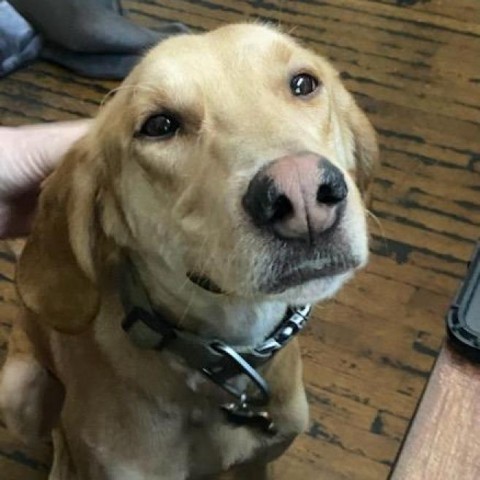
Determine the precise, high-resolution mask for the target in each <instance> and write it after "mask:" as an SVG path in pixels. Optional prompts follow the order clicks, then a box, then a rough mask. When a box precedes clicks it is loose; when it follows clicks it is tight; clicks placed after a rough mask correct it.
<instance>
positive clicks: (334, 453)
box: [0, 0, 480, 480]
mask: <svg viewBox="0 0 480 480" xmlns="http://www.w3.org/2000/svg"><path fill="white" fill-rule="evenodd" d="M124 4H125V5H126V6H127V7H128V8H129V9H130V12H131V16H132V18H133V19H134V20H135V21H138V22H139V23H142V24H145V25H149V26H154V25H155V24H156V23H157V22H158V21H163V20H179V21H182V22H184V23H186V24H187V25H189V26H190V27H192V28H193V29H198V30H203V29H211V28H214V27H216V26H218V25H221V24H224V23H227V22H235V21H244V20H254V19H258V18H261V19H266V20H267V19H268V20H271V21H273V22H278V23H280V24H281V25H282V26H283V27H284V28H285V29H287V30H290V29H292V28H293V27H294V28H293V30H292V31H293V34H294V35H295V36H297V37H298V38H299V39H301V41H302V42H304V43H305V44H307V45H309V46H310V47H312V48H313V49H315V50H317V51H318V52H321V53H323V54H325V55H326V56H328V57H329V58H330V59H332V60H333V61H334V63H335V64H336V66H337V67H338V68H339V69H340V70H341V71H342V72H343V77H344V79H345V82H346V84H347V86H348V87H349V88H350V90H351V91H353V92H354V93H355V94H356V97H357V98H358V101H359V102H360V103H361V104H362V106H363V107H364V108H365V109H366V110H367V111H368V113H369V115H370V118H371V119H372V121H373V123H374V124H375V126H376V128H377V131H378V133H379V139H380V143H381V147H382V158H383V167H382V169H381V171H380V172H379V174H378V178H377V179H376V182H375V185H374V195H373V205H372V211H373V213H374V214H375V216H376V218H377V220H378V222H376V221H372V257H371V262H370V265H369V266H368V268H367V269H366V271H365V272H363V273H362V274H360V275H359V276H358V277H357V278H356V280H355V281H353V282H352V283H350V284H349V285H348V286H347V287H346V288H345V289H344V290H343V292H342V293H341V294H340V295H339V296H338V297H337V298H336V300H335V301H332V302H331V303H329V304H328V305H322V306H321V307H319V308H317V310H316V314H315V317H316V319H315V321H314V322H312V323H311V326H310V327H309V328H308V331H307V332H306V333H305V334H304V335H303V336H302V342H301V343H302V346H303V355H304V360H305V376H306V383H307V388H308V395H309V399H310V404H311V423H310V428H309V430H308V432H307V433H306V434H305V435H303V436H302V437H301V438H299V439H298V441H297V442H296V443H295V445H294V447H293V448H292V449H291V450H290V452H289V454H288V455H287V456H286V457H285V458H284V459H282V460H281V461H280V462H279V464H278V465H277V476H276V478H278V479H281V480H296V479H302V480H346V479H348V480H360V479H362V480H363V479H365V480H366V479H375V480H379V479H385V478H386V477H387V476H388V474H389V471H390V468H391V466H392V463H393V462H394V460H395V456H396V454H397V452H398V449H399V447H400V445H401V442H402V439H403V437H404V435H405V431H406V429H407V427H408V424H409V422H410V419H411V418H412V415H413V413H414V410H415V407H416V405H417V402H418V400H419V397H420V395H421V393H422V390H423V388H424V386H425V382H426V381H427V379H428V376H429V373H430V370H431V368H432V364H433V362H434V359H435V356H436V353H437V351H438V349H439V347H440V345H441V343H442V338H443V317H444V313H445V311H446V308H447V306H448V305H449V302H450V300H451V298H452V296H453V294H454V292H455V290H456V287H457V285H458V283H459V281H460V280H461V278H462V275H463V273H464V270H465V261H466V260H467V259H468V257H469V255H470V252H471V251H472V248H473V244H474V241H475V239H476V238H478V237H479V235H480V60H479V59H480V1H478V0H455V1H442V0H430V1H429V0H423V1H414V0H397V1H394V0H383V1H374V0H325V1H321V0H301V1H281V0H264V1H262V0H250V1H241V0H198V1H193V0H191V1H186V0H144V1H125V2H124ZM114 86H115V84H114V83H112V82H100V81H98V82H93V81H91V80H87V79H85V78H80V77H75V76H73V75H71V74H69V73H67V72H65V71H64V70H61V69H59V68H56V67H53V66H50V65H47V64H45V63H40V62H39V63H36V64H35V65H33V66H31V67H29V68H26V69H24V70H22V71H20V72H17V73H15V74H14V75H12V76H10V77H9V78H7V79H4V80H1V81H0V122H1V123H2V124H5V125H17V124H25V123H29V122H45V121H52V120H60V119H70V118H79V117H84V116H90V115H93V114H94V113H95V111H96V109H97V105H98V103H99V102H100V101H101V99H102V98H103V96H104V95H105V94H106V93H107V92H108V91H109V89H111V88H113V87H114ZM0 149H1V146H0ZM0 151H1V150H0ZM12 246H13V248H17V247H18V244H13V245H12V244H11V243H10V244H6V243H4V244H2V246H1V253H0V271H1V275H0V280H1V283H0V287H1V291H0V294H1V300H2V303H0V322H2V327H1V330H0V348H1V350H0V355H1V354H3V353H4V349H5V342H6V338H7V335H8V330H9V321H10V319H11V318H12V317H13V316H14V315H15V309H16V307H15V301H16V300H15V294H14V287H13V284H12V278H13V264H12V262H13V255H12V253H11V250H12ZM0 360H1V359H0ZM48 462H49V449H48V446H45V447H44V448H41V449H28V448H24V447H23V446H22V445H21V444H19V443H18V442H16V441H15V440H14V439H12V438H11V437H10V436H9V435H8V433H7V432H6V431H5V429H3V428H2V427H1V426H0V479H1V480H20V479H21V480H34V479H35V480H36V479H38V480H40V479H45V478H46V472H47V469H48Z"/></svg>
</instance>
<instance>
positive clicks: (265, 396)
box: [202, 341, 270, 406]
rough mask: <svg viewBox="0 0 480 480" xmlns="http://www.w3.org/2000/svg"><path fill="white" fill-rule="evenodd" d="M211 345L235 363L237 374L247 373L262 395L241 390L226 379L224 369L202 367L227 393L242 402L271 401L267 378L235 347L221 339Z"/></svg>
mask: <svg viewBox="0 0 480 480" xmlns="http://www.w3.org/2000/svg"><path fill="white" fill-rule="evenodd" d="M210 346H211V348H212V349H213V350H215V351H216V352H217V353H220V354H221V355H223V357H224V358H225V359H226V360H227V361H229V362H230V363H233V364H234V365H235V368H236V374H244V375H246V376H247V377H248V378H249V379H250V380H251V382H252V384H253V385H254V386H255V387H256V389H257V391H258V393H259V394H260V395H259V396H252V397H250V396H248V395H247V394H246V392H241V391H240V390H239V389H237V388H236V387H234V386H233V385H232V384H231V383H229V382H227V381H226V380H225V378H224V376H223V375H222V372H223V369H220V371H219V372H217V371H215V368H208V367H206V368H203V369H202V372H203V373H204V374H205V375H206V376H207V377H208V378H209V379H210V380H212V381H213V382H214V383H216V384H217V385H218V386H219V387H221V388H223V390H225V391H226V392H227V393H229V394H230V395H232V396H233V397H235V398H236V399H237V400H239V401H241V402H242V404H246V405H257V406H263V405H267V404H268V402H269V401H270V389H269V387H268V384H267V382H266V381H265V379H264V378H263V377H262V376H261V375H260V374H259V373H258V372H257V371H256V370H255V369H254V368H253V367H252V366H251V365H250V364H249V363H248V362H247V361H246V360H245V359H244V358H243V357H242V356H241V355H240V354H239V353H237V352H236V351H235V350H234V349H233V348H231V347H229V346H228V345H225V344H224V343H222V342H219V341H216V342H214V343H212V344H211V345H210Z"/></svg>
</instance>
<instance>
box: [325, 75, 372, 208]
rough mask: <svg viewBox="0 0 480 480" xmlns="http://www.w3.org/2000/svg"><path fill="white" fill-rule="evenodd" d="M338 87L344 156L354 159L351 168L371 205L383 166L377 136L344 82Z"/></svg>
mask: <svg viewBox="0 0 480 480" xmlns="http://www.w3.org/2000/svg"><path fill="white" fill-rule="evenodd" d="M335 84H336V86H335V88H334V92H333V102H334V105H335V107H334V110H335V111H336V112H337V116H338V117H339V118H337V119H336V121H335V123H336V124H337V127H338V128H339V135H340V138H341V141H342V143H343V149H344V152H343V154H344V155H345V156H346V157H347V158H350V159H351V160H350V162H349V163H351V164H350V165H348V167H347V168H348V169H349V170H353V172H352V173H353V175H354V177H355V180H356V183H357V185H358V188H359V190H360V193H361V194H362V196H363V198H364V200H365V203H368V201H369V187H370V183H371V180H372V179H373V175H374V173H375V170H376V167H377V166H378V163H379V154H378V143H377V136H376V133H375V130H374V128H373V126H372V124H371V123H370V121H369V120H368V118H367V116H366V115H365V113H364V112H363V111H362V110H361V109H360V107H359V106H358V105H357V103H356V102H355V99H354V98H353V96H352V95H351V94H350V93H349V92H348V91H347V90H346V88H345V87H344V86H343V84H342V83H341V80H340V78H338V80H337V81H336V82H335Z"/></svg>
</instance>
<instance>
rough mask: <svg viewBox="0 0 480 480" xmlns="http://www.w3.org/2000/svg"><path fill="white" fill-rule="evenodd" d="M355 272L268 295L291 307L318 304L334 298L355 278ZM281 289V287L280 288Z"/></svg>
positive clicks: (307, 282)
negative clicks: (345, 284) (346, 283)
mask: <svg viewBox="0 0 480 480" xmlns="http://www.w3.org/2000/svg"><path fill="white" fill-rule="evenodd" d="M353 274H354V270H348V271H344V272H341V273H335V274H332V275H327V276H322V277H319V278H312V279H311V280H307V281H305V282H303V283H300V284H296V285H293V286H286V287H284V288H281V291H278V292H271V293H269V294H268V295H269V296H271V297H272V298H275V299H277V300H280V301H283V302H285V303H288V304H290V305H304V304H310V303H317V302H320V301H322V300H326V299H328V298H331V297H333V296H334V295H335V294H336V293H337V292H338V290H339V289H340V288H341V287H342V286H343V285H344V283H345V282H347V281H348V280H349V279H350V278H352V277H353ZM279 288H280V287H279Z"/></svg>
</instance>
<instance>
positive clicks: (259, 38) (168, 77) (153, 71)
mask: <svg viewBox="0 0 480 480" xmlns="http://www.w3.org/2000/svg"><path fill="white" fill-rule="evenodd" d="M294 51H297V52H300V51H303V49H301V48H300V47H299V46H298V45H296V43H295V42H294V41H293V40H292V39H291V38H290V37H288V36H286V35H284V34H282V33H280V32H279V31H277V30H275V29H273V28H270V27H265V26H261V25H253V24H252V25H248V24H244V25H229V26H226V27H222V28H219V29H217V30H213V31H212V32H209V33H207V34H203V35H182V36H179V37H175V38H172V39H170V40H168V41H165V42H163V43H161V44H160V45H158V46H157V47H155V48H154V49H153V50H152V51H151V52H150V53H149V54H148V55H147V57H146V58H145V59H144V61H143V62H142V65H141V66H140V69H139V72H138V73H139V74H138V79H137V82H138V83H145V82H148V83H149V84H155V83H157V82H158V84H159V85H163V86H169V85H172V86H177V87H178V86H180V87H181V86H182V84H184V83H186V84H189V83H190V82H192V81H193V82H194V81H195V80H196V79H198V80H201V81H202V82H203V81H204V80H205V77H209V76H212V75H222V74H228V76H235V74H237V73H242V74H245V75H247V74H255V73H260V72H261V71H262V70H260V69H259V67H260V65H259V62H262V63H264V64H270V63H275V62H276V63H278V62H281V63H285V64H287V63H288V61H289V59H290V57H291V56H292V54H293V53H294ZM255 66H256V67H257V68H255ZM263 72H264V70H263Z"/></svg>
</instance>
